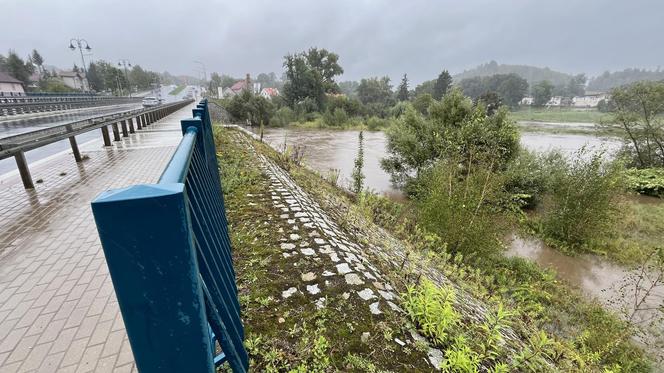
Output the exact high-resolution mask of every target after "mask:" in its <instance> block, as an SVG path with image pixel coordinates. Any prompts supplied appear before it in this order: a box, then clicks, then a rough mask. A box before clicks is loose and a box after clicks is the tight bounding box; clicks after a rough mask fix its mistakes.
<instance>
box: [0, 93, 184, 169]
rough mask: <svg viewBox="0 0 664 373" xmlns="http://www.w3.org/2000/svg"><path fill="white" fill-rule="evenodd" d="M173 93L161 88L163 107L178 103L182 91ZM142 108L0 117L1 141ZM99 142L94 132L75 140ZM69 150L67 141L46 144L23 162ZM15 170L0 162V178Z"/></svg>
mask: <svg viewBox="0 0 664 373" xmlns="http://www.w3.org/2000/svg"><path fill="white" fill-rule="evenodd" d="M171 90H172V87H171V86H164V87H162V88H161V97H162V98H163V99H164V103H168V102H172V101H176V100H178V99H181V98H182V96H183V95H184V91H183V92H181V93H180V94H178V95H169V92H170V91H171ZM141 107H143V106H142V105H141V103H140V102H139V103H132V104H122V105H110V106H100V107H93V108H83V109H74V110H66V111H62V112H58V113H51V114H48V113H35V114H30V115H23V116H20V117H13V116H12V117H6V118H5V117H0V138H3V137H8V136H12V135H17V134H19V133H24V132H29V131H34V130H38V129H42V128H48V127H54V126H59V125H62V124H66V123H70V122H75V121H79V120H84V119H87V118H91V117H96V116H99V115H104V114H112V113H118V112H123V111H129V110H134V109H139V108H141ZM100 138H101V130H93V131H89V132H86V133H83V134H81V135H78V136H76V140H77V141H78V144H79V146H81V145H82V144H84V143H86V142H89V141H94V140H97V139H100ZM68 149H70V146H69V140H62V141H58V142H55V143H52V144H48V145H46V146H43V147H41V148H37V149H33V150H31V151H28V152H26V153H25V158H26V159H27V161H28V164H30V163H33V162H35V161H38V160H41V159H44V158H46V157H49V156H51V155H53V154H56V153H59V152H61V151H64V150H68ZM14 170H16V162H15V161H14V158H13V157H11V158H7V159H2V160H0V175H3V174H5V173H7V172H11V171H14Z"/></svg>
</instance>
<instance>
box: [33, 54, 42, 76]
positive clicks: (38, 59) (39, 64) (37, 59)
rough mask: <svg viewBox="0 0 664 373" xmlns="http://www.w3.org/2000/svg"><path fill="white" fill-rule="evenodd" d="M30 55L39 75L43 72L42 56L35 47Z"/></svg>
mask: <svg viewBox="0 0 664 373" xmlns="http://www.w3.org/2000/svg"><path fill="white" fill-rule="evenodd" d="M30 57H31V59H32V63H34V64H35V65H37V68H39V73H40V75H41V74H42V73H43V72H44V57H42V56H41V54H39V52H37V50H36V49H33V50H32V55H31V56H30Z"/></svg>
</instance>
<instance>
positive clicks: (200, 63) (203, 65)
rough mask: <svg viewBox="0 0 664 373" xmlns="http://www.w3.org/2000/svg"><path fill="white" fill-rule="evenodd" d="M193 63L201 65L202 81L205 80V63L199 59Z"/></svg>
mask: <svg viewBox="0 0 664 373" xmlns="http://www.w3.org/2000/svg"><path fill="white" fill-rule="evenodd" d="M194 63H197V64H199V65H201V67H202V68H203V81H204V82H207V70H206V69H205V64H204V63H203V62H201V61H194Z"/></svg>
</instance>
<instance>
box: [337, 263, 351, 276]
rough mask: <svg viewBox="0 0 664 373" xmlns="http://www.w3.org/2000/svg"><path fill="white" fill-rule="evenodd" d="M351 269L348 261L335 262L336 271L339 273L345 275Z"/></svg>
mask: <svg viewBox="0 0 664 373" xmlns="http://www.w3.org/2000/svg"><path fill="white" fill-rule="evenodd" d="M352 271H353V270H352V269H350V267H349V266H348V263H341V264H337V272H339V274H340V275H345V274H346V273H350V272H352Z"/></svg>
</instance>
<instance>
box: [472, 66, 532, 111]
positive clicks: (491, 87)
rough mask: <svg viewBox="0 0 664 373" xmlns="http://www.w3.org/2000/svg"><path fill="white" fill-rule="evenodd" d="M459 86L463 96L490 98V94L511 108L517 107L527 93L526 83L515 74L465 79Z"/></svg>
mask: <svg viewBox="0 0 664 373" xmlns="http://www.w3.org/2000/svg"><path fill="white" fill-rule="evenodd" d="M459 86H460V87H461V89H462V90H463V93H464V94H465V95H467V96H469V97H471V98H473V99H479V98H481V97H484V98H487V97H492V96H491V94H496V95H498V96H499V98H500V101H501V102H502V103H504V104H506V105H509V106H511V107H515V106H517V105H518V104H519V101H521V99H522V98H523V97H524V95H525V94H526V92H527V91H528V81H527V80H526V79H524V78H522V77H520V76H518V75H516V74H495V75H490V76H481V77H480V76H476V77H473V78H466V79H463V80H461V81H460V82H459ZM494 102H495V101H494Z"/></svg>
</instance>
